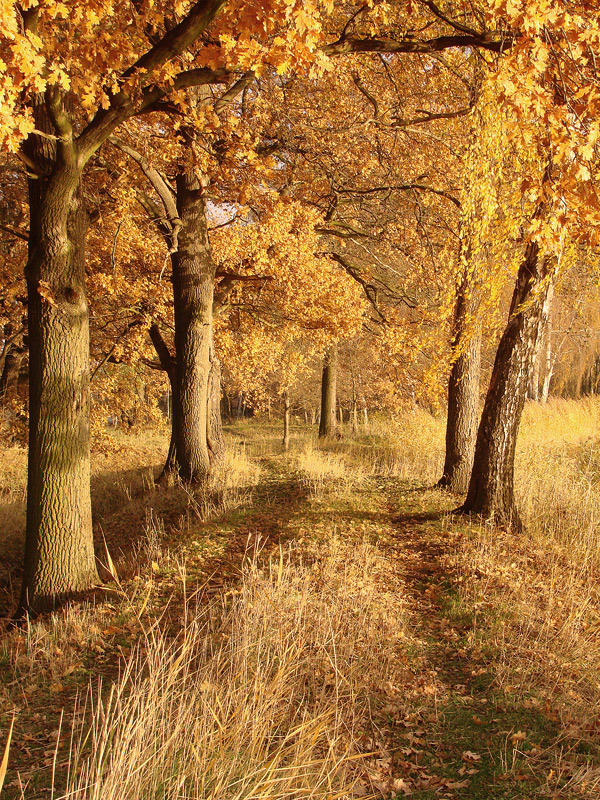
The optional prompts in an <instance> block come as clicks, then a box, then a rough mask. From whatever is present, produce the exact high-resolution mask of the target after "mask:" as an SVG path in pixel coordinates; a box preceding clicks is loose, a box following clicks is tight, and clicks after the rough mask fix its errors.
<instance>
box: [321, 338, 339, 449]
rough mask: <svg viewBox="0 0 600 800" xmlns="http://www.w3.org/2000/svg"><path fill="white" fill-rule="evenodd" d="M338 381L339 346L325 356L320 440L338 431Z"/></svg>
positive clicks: (333, 346) (331, 349)
mask: <svg viewBox="0 0 600 800" xmlns="http://www.w3.org/2000/svg"><path fill="white" fill-rule="evenodd" d="M336 381H337V344H334V345H332V346H331V347H330V348H329V350H328V351H327V353H326V355H325V360H324V362H323V377H322V380H321V421H320V423H319V438H320V439H322V438H324V437H326V436H333V434H334V433H335V430H336V417H335V406H336V399H337V398H336V394H337V392H336Z"/></svg>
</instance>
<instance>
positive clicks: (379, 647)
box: [65, 540, 403, 800]
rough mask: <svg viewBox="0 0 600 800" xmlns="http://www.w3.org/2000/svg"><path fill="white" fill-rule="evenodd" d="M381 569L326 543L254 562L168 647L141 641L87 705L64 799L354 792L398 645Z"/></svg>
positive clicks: (364, 551)
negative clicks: (373, 703)
mask: <svg viewBox="0 0 600 800" xmlns="http://www.w3.org/2000/svg"><path fill="white" fill-rule="evenodd" d="M380 561H381V557H380V555H379V554H378V553H377V551H376V550H375V549H374V548H372V547H371V546H369V545H367V544H363V545H362V546H359V547H356V546H355V545H353V546H349V545H343V544H342V543H341V542H339V541H335V540H334V541H333V542H331V543H330V545H328V546H327V547H325V546H324V547H321V548H316V549H313V551H312V552H308V553H307V552H303V553H302V552H290V553H286V554H285V556H283V555H282V556H281V557H280V559H279V560H278V561H276V562H271V563H270V564H269V565H268V566H267V567H265V568H264V569H260V568H259V567H258V565H257V563H256V561H254V562H253V563H250V564H249V565H248V566H247V568H246V570H245V571H244V576H243V580H242V582H241V585H240V588H239V590H238V591H235V592H234V593H230V594H228V595H226V596H225V597H223V598H222V599H221V600H219V601H216V602H214V603H213V604H212V605H210V606H208V607H206V608H200V609H197V610H196V611H195V612H194V614H193V615H192V619H191V621H188V622H187V624H186V625H185V628H184V630H183V631H182V633H181V636H180V637H178V638H177V639H176V640H175V641H172V640H169V639H168V638H166V637H165V636H164V635H163V634H161V633H160V632H159V629H158V628H157V627H154V628H151V629H150V630H148V631H147V633H146V637H145V640H144V643H143V644H142V645H141V646H140V648H139V649H138V650H137V652H136V653H135V654H134V655H133V656H132V657H130V659H129V660H128V661H127V663H126V664H125V666H124V668H123V673H122V676H121V679H120V680H119V681H118V682H117V683H116V684H115V685H114V686H112V687H111V688H110V691H108V692H107V691H103V689H102V687H101V688H100V690H99V691H98V692H97V693H95V694H90V695H89V696H88V700H87V710H86V714H85V716H86V717H88V718H89V716H90V714H91V718H92V721H91V725H90V724H84V725H83V726H82V727H81V728H80V729H79V732H76V734H75V737H74V747H73V752H72V754H71V758H70V764H71V766H70V776H69V780H68V787H67V790H66V794H65V796H66V797H68V798H77V799H78V800H82V799H83V798H94V800H109V798H118V799H119V800H128V798H131V800H134V799H135V800H137V799H138V798H141V797H143V798H145V800H148V799H149V798H159V797H160V798H180V797H185V798H217V797H218V798H235V800H242V798H269V800H277V798H301V797H327V798H333V797H336V796H341V795H346V794H348V793H349V792H351V790H352V786H353V783H354V781H355V780H356V776H357V768H356V766H355V764H356V763H357V759H359V760H360V755H361V752H362V750H363V746H364V738H365V735H364V731H365V730H366V729H368V727H369V718H370V714H371V707H370V698H371V696H372V695H373V694H374V693H376V692H377V691H379V690H380V687H381V686H382V685H383V684H384V682H385V680H386V679H387V678H388V677H389V674H390V671H391V670H392V668H393V665H394V663H395V662H396V661H397V660H398V654H399V651H400V648H401V647H402V639H403V629H402V612H401V609H400V605H399V602H398V600H397V599H396V598H393V597H389V596H387V594H386V593H385V592H384V591H382V589H381V586H380V581H379V574H380V566H379V565H380ZM188 612H190V609H189V608H188Z"/></svg>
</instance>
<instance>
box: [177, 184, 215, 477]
mask: <svg viewBox="0 0 600 800" xmlns="http://www.w3.org/2000/svg"><path fill="white" fill-rule="evenodd" d="M176 182H177V211H178V214H179V218H180V220H181V228H180V230H179V234H178V248H177V251H176V252H174V253H173V254H172V264H173V305H174V311H175V383H176V385H177V391H176V392H174V393H173V429H174V438H175V457H176V462H177V471H178V472H179V475H180V476H181V478H182V479H183V480H185V481H191V482H202V481H205V480H206V479H207V477H208V474H209V471H210V466H211V456H210V447H209V441H208V439H209V425H211V424H214V416H215V402H214V399H213V400H212V401H210V412H209V398H210V391H209V385H210V383H211V369H212V361H211V359H212V324H213V294H214V278H215V264H214V261H213V258H212V254H211V250H210V243H209V240H208V229H207V223H206V199H205V195H204V189H203V187H202V185H201V183H200V181H199V180H198V178H197V177H196V176H195V175H194V174H192V173H186V174H180V175H178V176H177V179H176ZM212 392H213V395H214V394H215V393H216V392H219V394H220V390H219V389H216V390H215V386H214V382H213V387H212ZM218 439H219V434H218V433H217V432H216V431H213V442H212V444H213V445H215V446H216V448H217V450H218V449H219V447H218Z"/></svg>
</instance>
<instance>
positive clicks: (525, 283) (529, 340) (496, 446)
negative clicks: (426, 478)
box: [461, 243, 553, 530]
mask: <svg viewBox="0 0 600 800" xmlns="http://www.w3.org/2000/svg"><path fill="white" fill-rule="evenodd" d="M552 278H553V267H551V261H550V259H549V258H547V257H541V256H540V253H539V247H538V245H537V243H529V244H528V245H527V248H526V250H525V254H524V258H523V261H522V263H521V266H520V269H519V272H518V275H517V281H516V285H515V289H514V293H513V298H512V303H511V308H510V314H509V320H508V324H507V326H506V329H505V331H504V333H503V335H502V338H501V340H500V344H499V346H498V352H497V354H496V359H495V362H494V368H493V371H492V377H491V380H490V386H489V389H488V393H487V397H486V400H485V405H484V409H483V413H482V417H481V422H480V424H479V430H478V434H477V443H476V447H475V457H474V461H473V470H472V473H471V480H470V483H469V489H468V493H467V498H466V500H465V502H464V505H463V506H462V508H461V511H462V512H464V513H468V514H473V513H474V514H480V515H483V516H484V517H486V518H488V519H491V520H493V521H494V523H496V524H498V525H502V526H505V527H507V528H514V529H516V530H519V529H520V528H521V527H522V525H521V521H520V519H519V515H518V513H517V509H516V506H515V500H514V460H515V446H516V441H517V434H518V431H519V424H520V421H521V415H522V412H523V406H524V404H525V396H526V393H527V381H528V376H529V373H530V368H531V363H532V359H533V355H534V353H535V348H536V346H537V341H538V336H539V334H540V331H541V330H542V329H543V324H544V321H545V318H546V317H547V315H548V296H549V292H550V290H551V285H552Z"/></svg>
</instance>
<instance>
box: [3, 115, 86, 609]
mask: <svg viewBox="0 0 600 800" xmlns="http://www.w3.org/2000/svg"><path fill="white" fill-rule="evenodd" d="M36 125H37V127H38V129H41V130H46V131H48V132H50V131H49V128H50V126H49V122H48V120H47V117H46V115H45V113H44V108H43V105H39V104H38V105H37V106H36ZM52 132H54V131H52ZM27 146H28V151H29V154H31V156H32V158H33V159H34V160H35V163H36V164H38V165H39V166H40V171H41V175H40V177H38V178H35V179H31V180H30V181H29V202H30V238H29V259H28V263H27V268H26V277H27V292H28V326H29V329H28V335H29V376H30V378H29V460H28V470H29V472H28V483H27V525H26V534H25V568H24V574H23V585H22V591H21V598H20V601H19V609H18V612H17V613H18V614H22V613H23V612H25V611H30V612H39V611H42V610H45V609H48V608H51V607H53V606H54V605H55V604H56V602H57V601H59V600H62V599H64V598H67V597H69V596H72V595H74V594H76V593H78V592H80V591H82V590H86V589H89V588H90V587H91V586H92V585H93V584H94V583H96V582H97V581H98V573H97V571H96V563H95V558H94V542H93V535H92V512H91V500H90V426H89V408H90V386H89V384H90V373H89V317H88V305H87V298H86V287H85V237H86V230H87V214H86V211H85V207H84V205H83V200H82V193H81V185H80V181H81V170H80V168H79V167H78V166H77V164H76V163H75V159H73V160H68V159H67V158H66V157H64V156H63V158H61V159H58V158H57V157H56V152H55V144H54V141H53V140H51V139H46V138H42V137H38V136H34V137H31V139H30V140H29V142H28V145H27Z"/></svg>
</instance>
